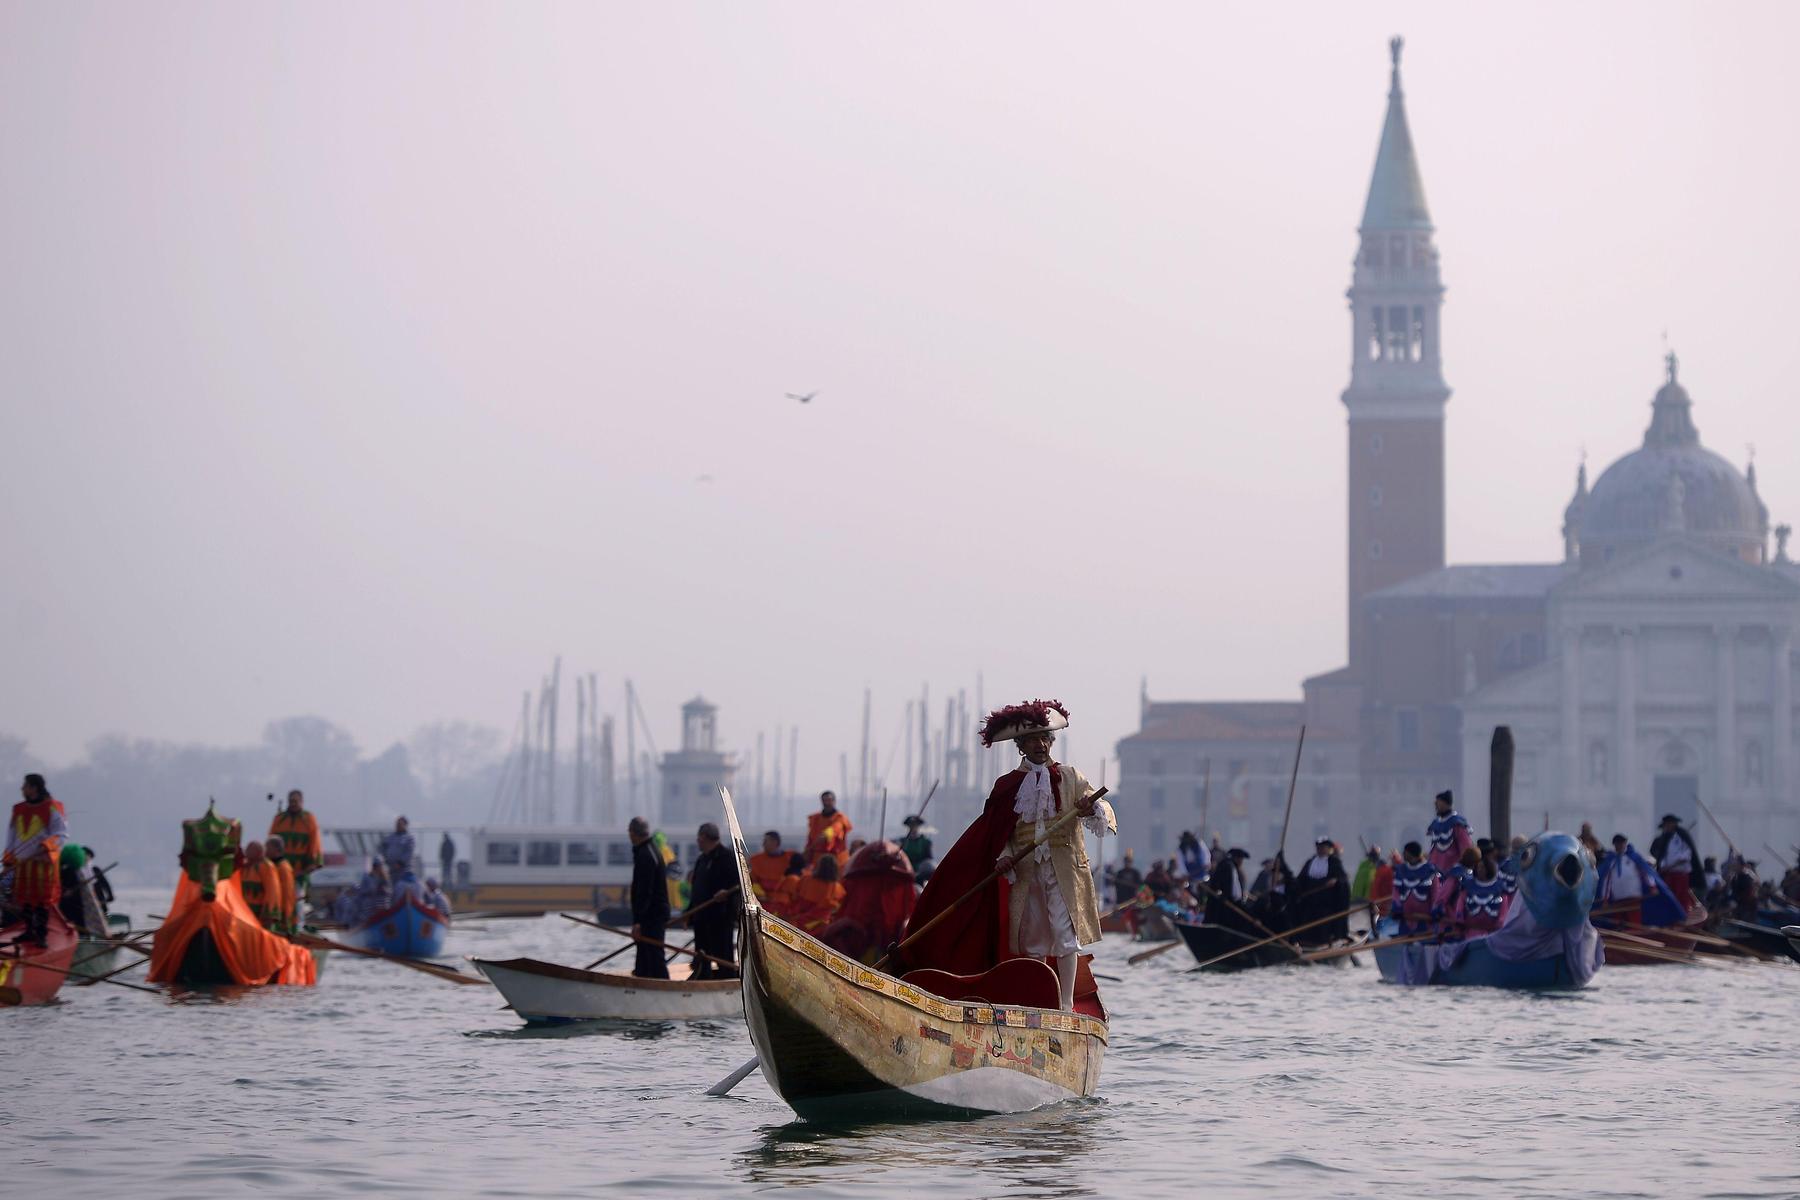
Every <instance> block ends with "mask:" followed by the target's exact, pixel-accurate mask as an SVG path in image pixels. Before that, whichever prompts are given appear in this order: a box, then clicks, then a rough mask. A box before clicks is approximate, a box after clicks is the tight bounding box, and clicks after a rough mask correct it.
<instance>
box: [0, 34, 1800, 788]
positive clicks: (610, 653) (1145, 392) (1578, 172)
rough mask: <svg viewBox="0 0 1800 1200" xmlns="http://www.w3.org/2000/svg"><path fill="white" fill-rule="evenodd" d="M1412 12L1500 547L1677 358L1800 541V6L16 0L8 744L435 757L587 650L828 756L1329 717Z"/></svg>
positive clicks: (7, 37) (1485, 511) (10, 194)
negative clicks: (868, 741) (1359, 364)
mask: <svg viewBox="0 0 1800 1200" xmlns="http://www.w3.org/2000/svg"><path fill="white" fill-rule="evenodd" d="M1396 32H1398V33H1403V34H1405V35H1406V37H1407V51H1406V58H1405V66H1406V87H1407V97H1408V105H1409V110H1410V115H1411V120H1412V128H1413V133H1414V136H1415V139H1416V142H1417V145H1418V149H1419V155H1420V159H1421V162H1422V165H1423V169H1424V177H1425V183H1426V190H1427V194H1428V197H1429V199H1430V204H1431V210H1432V214H1433V216H1434V218H1435V220H1436V222H1437V225H1438V230H1439V245H1440V249H1441V253H1442V262H1443V272H1444V277H1445V280H1446V282H1447V284H1448V287H1449V296H1448V301H1447V304H1446V307H1445V313H1444V347H1445V361H1446V373H1447V375H1448V378H1449V381H1450V383H1451V384H1452V386H1453V387H1454V388H1455V395H1454V397H1453V398H1452V400H1451V402H1450V407H1449V426H1448V428H1449V436H1448V442H1449V467H1450V474H1449V506H1450V538H1449V541H1450V553H1451V557H1452V560H1453V561H1544V560H1552V559H1554V558H1556V557H1558V556H1559V554H1560V543H1559V540H1558V526H1559V523H1560V519H1561V512H1562V507H1563V505H1564V504H1565V502H1566V501H1567V499H1568V495H1569V491H1570V489H1571V486H1572V483H1573V477H1574V472H1575V466H1576V462H1577V460H1578V455H1579V453H1580V452H1581V449H1582V448H1583V447H1586V449H1587V452H1588V454H1589V456H1590V461H1591V462H1592V464H1593V466H1594V468H1595V469H1596V470H1598V469H1599V468H1600V467H1603V466H1604V465H1605V464H1606V463H1607V462H1610V461H1611V460H1612V459H1613V458H1615V457H1617V456H1618V455H1619V454H1621V453H1623V452H1625V451H1626V450H1628V449H1630V448H1631V447H1633V446H1635V445H1636V444H1637V443H1638V441H1639V439H1640V438H1641V436H1642V432H1643V428H1644V426H1645V424H1646V423H1647V420H1648V416H1649V409H1648V405H1649V401H1650V397H1651V395H1652V393H1653V392H1654V391H1655V389H1656V387H1657V385H1658V383H1659V381H1660V375H1661V370H1662V367H1661V361H1660V358H1661V354H1662V343H1661V336H1662V333H1663V331H1664V330H1665V329H1667V330H1668V331H1669V335H1670V337H1671V339H1672V340H1673V342H1674V344H1675V346H1676V348H1677V349H1678V351H1679V352H1680V354H1681V357H1682V362H1683V380H1684V382H1686V383H1687V384H1688V386H1689V388H1690V390H1691V391H1692V393H1693V396H1694V399H1695V404H1696V408H1695V418H1696V420H1697V423H1698V424H1699V427H1700V430H1701V434H1702V437H1703V438H1704V439H1705V441H1706V443H1707V444H1708V445H1710V446H1711V447H1712V448H1714V449H1716V450H1718V451H1720V452H1722V453H1724V454H1725V455H1726V456H1727V457H1729V458H1731V459H1732V460H1733V461H1735V462H1740V463H1741V462H1742V461H1744V459H1745V455H1746V445H1747V444H1748V443H1751V442H1755V443H1757V445H1758V448H1759V451H1760V453H1759V457H1758V466H1759V479H1760V483H1761V487H1762V494H1763V496H1764V498H1765V500H1766V501H1767V502H1768V505H1769V508H1770V511H1771V514H1772V516H1773V518H1774V519H1775V520H1777V521H1779V520H1783V519H1787V520H1792V519H1795V518H1800V447H1797V446H1796V445H1795V442H1794V438H1793V436H1792V431H1793V429H1794V422H1793V416H1792V413H1793V409H1794V405H1795V399H1796V396H1795V392H1796V383H1797V381H1800V337H1797V336H1796V335H1795V331H1794V327H1793V326H1794V288H1795V281H1796V280H1797V279H1800V236H1797V235H1796V232H1795V217H1794V214H1795V212H1796V211H1797V210H1800V136H1796V131H1795V127H1794V126H1795V114H1796V113H1800V72H1796V71H1795V70H1794V69H1793V65H1792V46H1793V45H1794V43H1795V41H1796V39H1797V38H1800V6H1794V5H1786V4H1763V5H1757V4H1742V3H1740V4H1733V5H1700V4H1647V3H1636V2H1634V3H1628V4H1614V5H1606V4H1582V5H1568V4H1564V3H1556V4H1545V5H1522V4H1517V3H1508V4H1505V5H1492V6H1487V7H1481V8H1477V7H1471V6H1463V5H1457V6H1448V5H1438V4H1431V5H1398V4H1358V5H1345V4H1321V5H1263V4H1243V5H1233V6H1220V5H1213V6H1205V7H1203V6H1199V5H1193V4H1172V5H1167V6H1159V5H1148V4H1135V5H1130V6H1095V5H1087V4H1078V5H1055V4H1044V3H1030V4H981V5H968V4H961V3H957V4H936V5H918V4H914V5H906V6H893V5H884V6H876V5H838V4H739V3H732V4H717V5H660V4H659V5H624V4H616V5H572V6H566V7H565V6H548V5H539V6H515V5H504V6H503V5H491V4H481V5H470V6H458V5H452V4H444V3H431V4H422V5H402V4H391V3H390V4H381V5H351V4H337V5H299V4H295V5H288V6H275V5H268V4H239V3H229V4H217V5H211V4H181V5H156V6H125V5H116V4H105V5H100V4H65V3H54V4H53V3H42V4H34V5H21V4H16V3H8V4H6V5H5V6H4V7H3V8H0V146H4V148H5V152H4V154H0V264H3V266H0V269H3V270H4V273H5V279H6V285H5V287H4V288H3V289H0V329H3V330H4V333H3V334H0V336H3V338H4V344H3V347H0V413H3V414H4V422H3V424H0V444H3V446H4V450H5V453H6V457H7V467H6V470H5V472H4V477H3V481H0V500H3V501H4V504H5V510H6V513H7V519H6V520H5V521H4V523H3V524H0V553H3V554H4V562H5V565H6V569H7V575H8V577H9V583H10V586H9V587H8V589H7V591H8V593H9V594H8V596H7V597H6V599H5V601H4V603H3V604H0V614H4V622H5V629H6V631H7V636H6V638H5V640H4V644H3V645H0V671H3V672H4V677H5V681H6V685H7V686H6V687H5V689H4V694H3V698H0V729H5V730H10V731H12V732H15V733H17V734H20V735H22V736H25V737H28V738H29V739H30V741H31V743H32V746H33V747H34V749H36V751H37V752H38V753H39V754H40V755H43V756H46V757H48V758H50V759H51V760H52V761H61V760H66V759H68V758H70V757H73V756H75V755H77V754H78V753H79V752H80V749H81V747H82V746H83V745H84V744H85V743H86V742H87V740H88V739H90V738H91V737H93V736H95V735H97V734H101V733H105V732H110V731H123V732H130V733H133V734H139V735H145V736H156V737H167V738H178V739H184V740H185V739H192V740H207V741H239V740H253V739H255V738H256V737H257V736H258V734H259V731H260V730H261V728H262V725H263V723H264V722H265V721H266V720H268V719H269V718H271V717H276V716H283V715H289V714H297V713H317V714H320V715H325V716H328V717H331V718H333V719H335V720H337V721H340V722H341V723H343V724H345V725H347V726H348V727H349V728H350V729H351V730H352V731H353V732H354V733H355V734H356V735H357V737H358V738H359V739H360V740H361V741H362V742H363V744H364V745H365V746H366V747H367V748H369V749H379V748H381V747H382V746H384V745H385V744H387V743H388V742H390V741H391V740H393V739H395V738H397V737H402V736H404V735H405V734H406V733H408V732H409V731H410V730H412V729H413V728H414V727H416V726H418V725H419V724H421V723H423V722H425V721H427V720H430V719H434V718H439V717H447V716H461V717H470V718H478V719H482V720H486V721H489V722H492V723H494V724H496V725H500V726H502V727H504V728H509V729H510V728H511V726H512V724H513V722H514V719H515V714H516V711H517V706H518V700H519V693H520V691H521V690H523V689H524V688H526V687H529V686H531V685H532V684H533V683H534V682H535V680H536V679H537V678H538V677H539V675H541V674H542V673H543V672H544V671H545V670H546V669H547V668H548V664H549V660H550V658H551V656H552V655H553V654H555V653H557V652H561V653H562V654H563V656H564V659H565V663H566V664H567V666H568V667H569V669H581V670H596V671H598V672H600V674H601V679H602V688H603V694H604V696H605V697H607V698H608V700H609V703H610V704H611V705H612V707H613V711H615V712H617V711H618V704H619V689H620V685H621V682H622V680H623V679H624V678H625V677H627V676H630V677H632V678H633V679H635V680H636V681H637V683H638V685H639V687H640V689H641V692H642V694H643V698H644V703H645V706H646V708H647V710H648V711H649V713H650V715H651V716H652V718H653V719H654V720H655V721H656V723H657V731H658V739H659V741H660V742H662V743H663V746H664V748H665V749H666V748H667V747H668V745H669V744H670V743H672V742H674V741H675V740H676V729H675V723H676V722H675V707H676V705H678V704H679V703H680V702H681V701H682V700H684V699H686V698H687V697H688V696H690V695H692V694H693V693H695V692H702V691H703V692H704V693H705V694H706V695H707V696H708V698H710V699H712V700H715V701H716V702H718V703H719V704H720V705H721V706H722V712H721V722H722V731H723V734H724V737H725V739H726V740H727V741H728V742H729V743H731V744H733V745H734V746H739V747H742V746H745V745H747V744H749V743H750V742H752V741H753V740H754V735H755V731H756V730H757V729H759V728H760V729H772V728H773V727H774V725H775V724H776V723H777V722H784V723H798V725H799V727H800V730H801V734H800V740H801V750H802V762H801V768H802V770H801V778H802V786H803V787H807V786H814V785H822V784H823V783H824V782H826V781H827V780H829V779H830V778H831V777H834V776H835V774H836V758H837V752H838V751H839V750H840V749H845V748H848V749H850V750H851V751H852V752H853V753H854V750H855V744H856V737H857V726H858V723H859V718H860V703H861V691H862V688H863V687H864V686H865V684H866V685H869V686H871V687H873V689H874V694H875V721H874V724H875V727H876V730H877V738H876V740H877V741H878V742H880V743H882V746H883V749H885V746H886V744H887V742H888V741H889V739H890V735H891V732H892V730H893V728H894V726H895V723H896V721H897V720H898V717H899V712H900V709H899V706H900V705H901V704H902V703H903V701H904V699H905V697H906V696H908V695H913V694H916V693H917V690H918V687H919V685H920V684H921V683H922V682H924V681H930V682H931V684H932V686H933V694H934V697H936V696H939V695H941V694H942V691H943V689H945V688H946V687H952V686H957V685H963V686H968V687H970V688H971V689H972V687H973V683H974V677H975V673H976V671H977V670H981V671H984V672H985V676H986V685H987V698H988V699H989V700H990V701H996V700H998V699H1000V698H1003V697H1004V698H1008V699H1011V698H1017V697H1022V696H1029V695H1057V696H1060V697H1062V698H1063V699H1064V700H1065V701H1066V702H1068V704H1069V705H1070V707H1071V708H1072V709H1073V711H1074V717H1075V725H1074V728H1073V729H1072V730H1071V735H1072V739H1073V747H1074V750H1075V759H1076V761H1077V762H1079V763H1082V764H1083V765H1084V766H1085V767H1088V768H1090V769H1091V768H1092V767H1093V766H1094V765H1096V763H1097V758H1098V754H1099V752H1100V749H1101V746H1102V744H1103V743H1110V742H1111V741H1112V740H1113V739H1115V738H1116V737H1118V736H1119V735H1121V734H1123V733H1125V732H1128V731H1129V730H1130V729H1131V728H1133V727H1135V718H1136V709H1135V705H1136V699H1137V689H1138V679H1139V677H1140V676H1141V675H1147V676H1148V678H1149V683H1150V690H1151V693H1152V695H1154V696H1157V697H1162V698H1182V697H1188V698H1258V697H1289V696H1294V695H1297V691H1298V681H1299V680H1300V678H1301V677H1302V676H1303V675H1306V674H1309V673H1312V672H1315V671H1321V670H1326V669H1329V668H1332V667H1334V666H1337V665H1339V664H1340V663H1341V661H1342V657H1343V647H1344V629H1343V616H1342V608H1343V586H1344V583H1343V575H1344V571H1343V557H1344V517H1343V512H1344V497H1343V489H1344V470H1343V453H1344V418H1343V408H1342V406H1341V404H1340V403H1339V401H1338V396H1339V393H1340V392H1341V391H1342V389H1343V387H1344V385H1345V383H1346V381H1347V378H1348V368H1349V363H1348V357H1349V318H1348V314H1347V313H1346V311H1345V307H1344V296H1343V292H1344V289H1345V287H1346V286H1347V285H1348V283H1349V276H1350V264H1351V259H1352V255H1353V253H1354V250H1355V241H1354V227H1355V225H1356V222H1357V219H1358V217H1359V216H1360V213H1361V208H1362V201H1363V196H1364V192H1365V190H1366V188H1367V186H1368V178H1369V171H1370V167H1371V165H1372V163H1373V160H1374V154H1375V146H1376V139H1377V136H1378V134H1379V131H1380V126H1381V118H1382V111H1383V105H1384V103H1385V93H1386V90H1387V48H1386V40H1387V38H1388V36H1389V35H1390V34H1393V33H1396ZM814 388H818V389H821V392H820V395H819V398H818V400H817V401H816V402H815V403H813V404H811V405H808V406H804V407H803V406H800V405H798V404H794V403H792V402H790V401H787V400H784V399H783V393H784V392H786V391H790V390H795V391H799V390H811V389H814ZM701 476H710V477H711V479H710V481H709V482H707V481H702V480H701V479H700V478H699V477H701ZM567 703H568V706H569V709H572V707H573V703H572V699H571V700H569V701H567ZM972 703H973V699H972V698H971V704H972ZM565 711H567V710H565Z"/></svg>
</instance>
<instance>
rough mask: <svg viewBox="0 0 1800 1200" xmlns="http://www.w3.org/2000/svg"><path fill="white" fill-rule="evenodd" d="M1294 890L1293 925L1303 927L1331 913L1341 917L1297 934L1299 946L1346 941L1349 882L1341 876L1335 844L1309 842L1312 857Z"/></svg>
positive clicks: (1320, 841) (1322, 839) (1341, 869)
mask: <svg viewBox="0 0 1800 1200" xmlns="http://www.w3.org/2000/svg"><path fill="white" fill-rule="evenodd" d="M1294 888H1295V894H1294V924H1296V925H1306V924H1309V923H1310V922H1313V921H1318V920H1324V918H1326V917H1329V916H1331V915H1332V914H1334V913H1337V914H1342V915H1340V916H1338V917H1337V919H1336V920H1333V921H1326V922H1325V923H1324V924H1323V925H1318V926H1314V927H1313V928H1312V929H1308V930H1305V931H1303V932H1302V933H1300V934H1299V935H1297V936H1298V938H1299V940H1300V941H1301V942H1302V943H1303V944H1306V945H1321V944H1329V943H1331V942H1334V941H1336V940H1338V939H1339V938H1346V939H1347V938H1349V936H1350V915H1349V913H1348V912H1347V911H1345V910H1347V909H1348V908H1349V907H1350V879H1349V876H1347V875H1345V873H1344V860H1343V859H1342V858H1341V857H1339V855H1338V848H1337V843H1335V842H1333V841H1332V840H1331V839H1330V838H1329V837H1322V838H1320V839H1318V841H1316V842H1314V843H1313V856H1312V857H1311V858H1309V859H1307V860H1306V862H1305V864H1304V865H1302V866H1301V868H1300V877H1299V878H1298V879H1296V880H1295V881H1294Z"/></svg>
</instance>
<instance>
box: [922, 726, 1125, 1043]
mask: <svg viewBox="0 0 1800 1200" xmlns="http://www.w3.org/2000/svg"><path fill="white" fill-rule="evenodd" d="M1068 725H1069V710H1068V709H1066V708H1064V707H1063V706H1062V705H1061V704H1060V703H1059V702H1057V701H1055V700H1033V701H1030V702H1028V703H1025V704H1014V705H1009V706H1008V707H1006V708H1002V709H999V710H997V711H995V712H992V713H990V714H988V718H987V720H986V722H985V723H984V724H983V726H982V730H981V740H982V744H983V745H987V746H991V745H993V744H994V743H995V742H1000V741H1017V742H1018V743H1019V752H1020V755H1021V761H1020V764H1019V767H1018V769H1017V770H1013V771H1008V772H1007V773H1006V774H1004V775H1002V776H1001V777H1000V778H999V779H996V780H995V781H994V788H993V791H992V792H990V793H989V794H988V798H987V804H986V806H985V807H984V808H983V810H982V813H981V816H980V817H978V818H976V820H975V823H974V824H973V825H971V826H969V828H968V830H967V831H966V832H964V834H963V835H962V837H960V838H958V839H957V841H956V845H954V846H952V847H951V848H950V852H949V853H948V854H946V855H944V857H943V858H942V859H941V860H939V862H938V867H937V870H936V871H935V872H933V874H932V876H931V881H930V882H929V883H927V884H926V885H925V891H924V893H923V894H922V895H921V896H920V897H919V903H918V907H917V908H916V909H915V910H914V912H913V917H912V923H911V928H913V929H915V930H924V929H925V926H926V925H927V924H928V923H929V922H930V921H931V920H932V919H933V918H935V917H937V916H938V915H939V914H940V913H944V912H946V911H947V912H948V913H949V915H948V916H946V917H945V918H944V919H943V920H942V921H940V922H939V923H938V924H937V925H936V926H935V927H934V928H932V929H931V930H929V931H928V932H926V933H925V936H924V937H921V938H920V939H919V940H918V941H916V942H914V943H913V944H912V945H911V946H909V947H907V950H906V956H905V957H906V962H907V965H908V966H909V967H912V968H915V969H919V968H930V969H935V970H939V971H947V972H949V973H951V974H953V975H979V974H981V973H983V972H985V971H987V970H989V969H990V968H992V967H994V966H997V965H998V964H999V963H1000V962H1002V961H1003V960H1005V959H1008V958H1014V957H1025V958H1035V959H1039V960H1043V961H1047V962H1051V963H1054V964H1055V970H1056V980H1057V985H1058V992H1059V1005H1060V1007H1061V1008H1063V1009H1064V1010H1069V1009H1074V1008H1076V1007H1077V1005H1076V1000H1077V999H1078V998H1079V997H1085V996H1087V995H1089V994H1090V991H1091V989H1092V988H1093V984H1092V982H1091V977H1090V976H1088V975H1087V973H1086V972H1085V971H1083V970H1081V965H1082V964H1081V955H1080V948H1081V947H1082V946H1084V945H1091V944H1093V943H1095V942H1098V941H1099V940H1100V912H1099V898H1098V896H1097V894H1096V892H1095V889H1094V874H1093V868H1092V867H1091V866H1090V865H1089V862H1088V856H1087V846H1086V843H1085V841H1084V838H1083V834H1084V832H1086V833H1092V834H1094V835H1096V836H1105V835H1106V834H1108V833H1112V832H1114V831H1116V829H1117V824H1116V823H1115V821H1114V819H1113V812H1112V807H1111V806H1110V805H1108V804H1107V803H1106V802H1105V801H1104V800H1101V799H1099V798H1098V797H1097V796H1096V795H1095V789H1094V787H1093V786H1092V785H1091V784H1089V783H1088V781H1087V780H1086V779H1085V778H1084V777H1083V776H1082V774H1081V772H1079V771H1077V770H1076V769H1075V768H1074V767H1071V766H1069V765H1068V764H1066V763H1059V762H1056V761H1054V760H1052V759H1051V757H1050V748H1051V746H1053V745H1054V744H1055V741H1056V731H1057V730H1059V729H1066V728H1068ZM1071 805H1072V806H1074V809H1075V811H1076V812H1078V813H1079V814H1080V819H1079V820H1073V821H1064V822H1063V823H1062V824H1060V825H1058V824H1057V823H1056V822H1057V820H1058V818H1060V817H1062V816H1064V814H1066V812H1067V811H1068V807H1069V806H1071ZM1040 839H1042V841H1041V844H1038V845H1033V843H1034V842H1039V841H1040ZM996 869H998V870H999V871H1000V872H1001V875H1000V878H999V879H997V880H995V881H994V883H993V884H990V885H988V886H986V887H983V888H981V889H980V890H979V891H977V892H976V894H974V895H972V896H970V897H969V898H968V899H967V900H964V901H963V902H962V903H961V904H958V903H957V901H958V900H959V899H960V898H961V897H962V896H964V895H965V894H966V893H968V892H969V890H970V889H971V888H974V887H976V885H977V884H979V883H980V882H981V881H982V880H983V879H984V878H986V877H987V876H988V875H989V874H990V873H991V872H993V871H995V870H996ZM1078 982H1079V984H1080V985H1081V986H1080V988H1079V989H1078V987H1077V984H1078Z"/></svg>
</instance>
